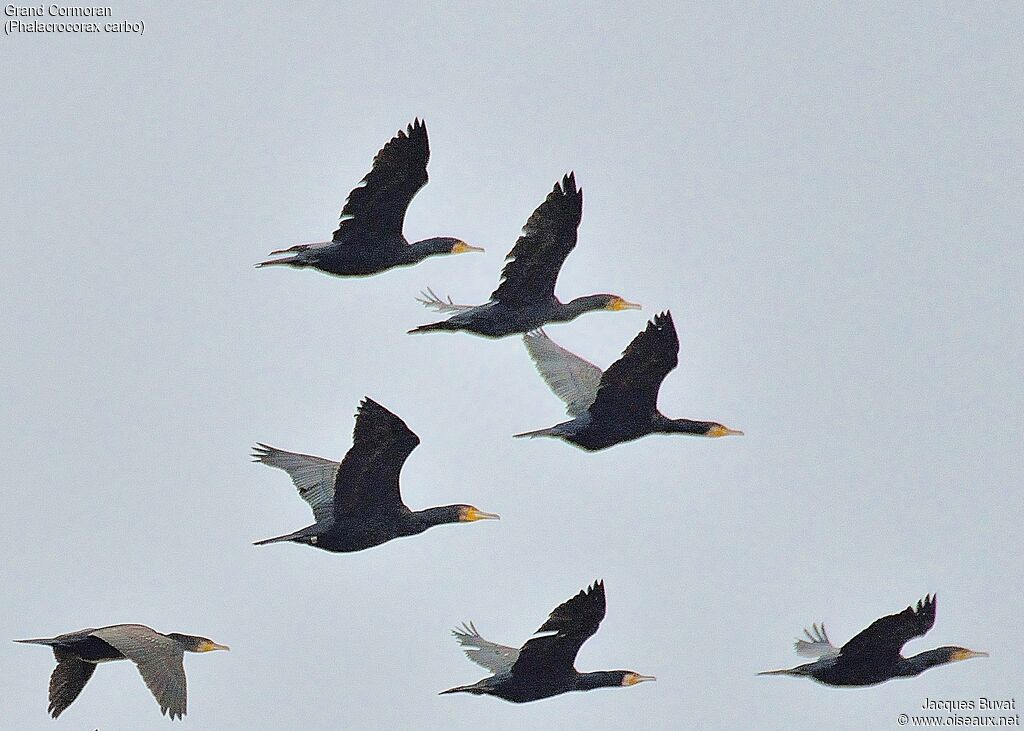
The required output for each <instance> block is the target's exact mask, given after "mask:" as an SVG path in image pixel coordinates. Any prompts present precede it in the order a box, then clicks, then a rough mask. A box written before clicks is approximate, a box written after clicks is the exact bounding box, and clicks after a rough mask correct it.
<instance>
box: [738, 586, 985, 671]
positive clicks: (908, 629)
mask: <svg viewBox="0 0 1024 731" xmlns="http://www.w3.org/2000/svg"><path fill="white" fill-rule="evenodd" d="M933 624H935V596H934V595H932V596H926V597H925V598H924V599H923V600H921V601H919V602H918V603H917V608H916V609H915V608H914V607H907V608H906V609H904V610H903V611H902V612H900V613H899V614H890V615H889V616H888V617H882V618H881V619H876V620H875V621H874V622H872V623H871V625H870V626H869V627H868V628H867V629H866V630H863V631H862V632H861V633H860V634H858V635H855V636H854V638H853V639H852V640H850V641H849V642H847V643H846V644H845V645H843V646H842V647H836V646H835V645H833V644H832V642H831V641H830V640H829V639H828V633H826V631H825V625H821V627H819V626H818V625H814V628H813V629H814V632H813V634H812V633H811V632H808V631H807V630H806V629H805V630H804V634H805V635H806V636H807V639H806V640H797V641H796V652H797V654H798V655H802V656H804V657H816V658H818V659H817V660H815V661H814V662H810V663H807V664H805V665H798V666H796V667H795V668H789V669H785V670H768V671H766V672H763V673H758V675H805V676H808V677H810V678H813V679H814V680H817V681H818V682H819V683H824V684H825V685H876V684H877V683H884V682H885V681H886V680H891V679H892V678H910V677H913V676H915V675H920V674H921V673H923V672H924V671H925V670H927V669H928V668H932V667H935V666H936V665H945V664H946V663H951V662H956V661H957V660H969V659H970V658H972V657H988V653H987V652H975V651H974V650H968V649H966V648H964V647H949V646H947V647H939V648H937V649H934V650H927V651H926V652H922V653H920V654H918V655H913V656H912V657H903V655H902V654H901V652H900V651H901V650H902V649H903V645H905V644H906V643H907V642H909V641H910V640H912V639H913V638H915V637H922V636H924V634H925V633H926V632H927V631H928V630H930V629H931V628H932V625H933Z"/></svg>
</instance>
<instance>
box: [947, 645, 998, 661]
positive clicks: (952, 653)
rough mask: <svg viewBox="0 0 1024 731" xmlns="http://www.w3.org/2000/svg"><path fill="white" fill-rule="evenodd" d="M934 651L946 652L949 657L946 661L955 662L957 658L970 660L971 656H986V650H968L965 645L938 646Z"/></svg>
mask: <svg viewBox="0 0 1024 731" xmlns="http://www.w3.org/2000/svg"><path fill="white" fill-rule="evenodd" d="M936 652H943V653H946V654H947V655H948V657H949V659H948V660H946V662H957V661H959V660H970V659H971V658H972V657H988V653H987V652H976V651H975V650H968V649H967V648H966V647H954V646H950V647H940V648H938V649H937V650H936Z"/></svg>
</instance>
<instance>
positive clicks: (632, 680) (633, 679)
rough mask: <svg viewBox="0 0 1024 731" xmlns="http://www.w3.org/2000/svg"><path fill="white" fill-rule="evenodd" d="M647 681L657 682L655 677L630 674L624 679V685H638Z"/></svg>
mask: <svg viewBox="0 0 1024 731" xmlns="http://www.w3.org/2000/svg"><path fill="white" fill-rule="evenodd" d="M645 680H657V678H656V677H654V676H653V675H640V674H639V673H629V674H628V675H626V676H625V677H623V678H622V684H623V685H626V686H629V685H636V684H637V683H643V682H644V681H645Z"/></svg>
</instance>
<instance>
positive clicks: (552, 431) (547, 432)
mask: <svg viewBox="0 0 1024 731" xmlns="http://www.w3.org/2000/svg"><path fill="white" fill-rule="evenodd" d="M512 436H513V437H514V438H516V439H521V438H522V437H529V438H530V439H533V438H535V437H557V436H559V433H558V427H557V426H549V427H548V428H547V429H537V430H536V431H524V432H523V433H522V434H513V435H512Z"/></svg>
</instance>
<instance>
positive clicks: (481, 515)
mask: <svg viewBox="0 0 1024 731" xmlns="http://www.w3.org/2000/svg"><path fill="white" fill-rule="evenodd" d="M459 520H460V521H462V522H463V523H472V522H473V521H474V520H501V516H500V515H498V514H497V513H485V512H484V511H482V510H477V509H476V508H473V507H469V508H463V509H462V514H461V515H459Z"/></svg>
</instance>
